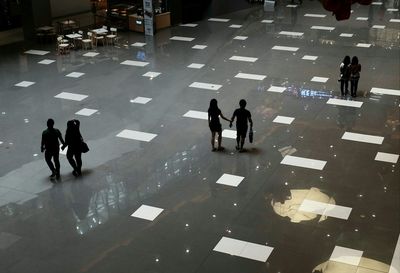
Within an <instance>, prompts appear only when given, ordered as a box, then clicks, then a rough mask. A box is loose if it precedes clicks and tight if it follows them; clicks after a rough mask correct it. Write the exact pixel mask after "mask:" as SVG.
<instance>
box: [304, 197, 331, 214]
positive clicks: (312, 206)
mask: <svg viewBox="0 0 400 273" xmlns="http://www.w3.org/2000/svg"><path fill="white" fill-rule="evenodd" d="M327 205H328V204H327V203H322V202H318V201H314V200H309V199H304V200H303V202H302V203H301V205H300V207H299V209H298V210H299V211H304V212H310V213H315V214H319V215H322V214H323V213H324V211H325V210H326V207H327Z"/></svg>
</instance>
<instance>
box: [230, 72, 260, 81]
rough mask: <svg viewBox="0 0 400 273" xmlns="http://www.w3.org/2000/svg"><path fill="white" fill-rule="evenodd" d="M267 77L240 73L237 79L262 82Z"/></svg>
mask: <svg viewBox="0 0 400 273" xmlns="http://www.w3.org/2000/svg"><path fill="white" fill-rule="evenodd" d="M266 77H267V76H265V75H258V74H248V73H238V74H237V75H236V76H235V78H239V79H248V80H256V81H262V80H264V79H265V78H266Z"/></svg>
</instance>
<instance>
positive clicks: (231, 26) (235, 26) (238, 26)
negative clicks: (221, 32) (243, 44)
mask: <svg viewBox="0 0 400 273" xmlns="http://www.w3.org/2000/svg"><path fill="white" fill-rule="evenodd" d="M229 27H230V28H241V27H242V25H230V26H229Z"/></svg>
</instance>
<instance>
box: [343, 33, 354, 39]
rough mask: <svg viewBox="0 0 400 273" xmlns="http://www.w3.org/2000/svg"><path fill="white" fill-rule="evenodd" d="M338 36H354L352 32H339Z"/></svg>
mask: <svg viewBox="0 0 400 273" xmlns="http://www.w3.org/2000/svg"><path fill="white" fill-rule="evenodd" d="M339 36H340V37H346V38H351V37H353V36H354V34H353V33H340V35H339Z"/></svg>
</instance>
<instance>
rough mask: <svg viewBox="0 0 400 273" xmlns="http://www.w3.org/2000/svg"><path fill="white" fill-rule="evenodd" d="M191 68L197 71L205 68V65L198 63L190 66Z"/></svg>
mask: <svg viewBox="0 0 400 273" xmlns="http://www.w3.org/2000/svg"><path fill="white" fill-rule="evenodd" d="M188 67H189V68H195V69H200V68H203V67H204V64H197V63H192V64H190V65H188Z"/></svg>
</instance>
